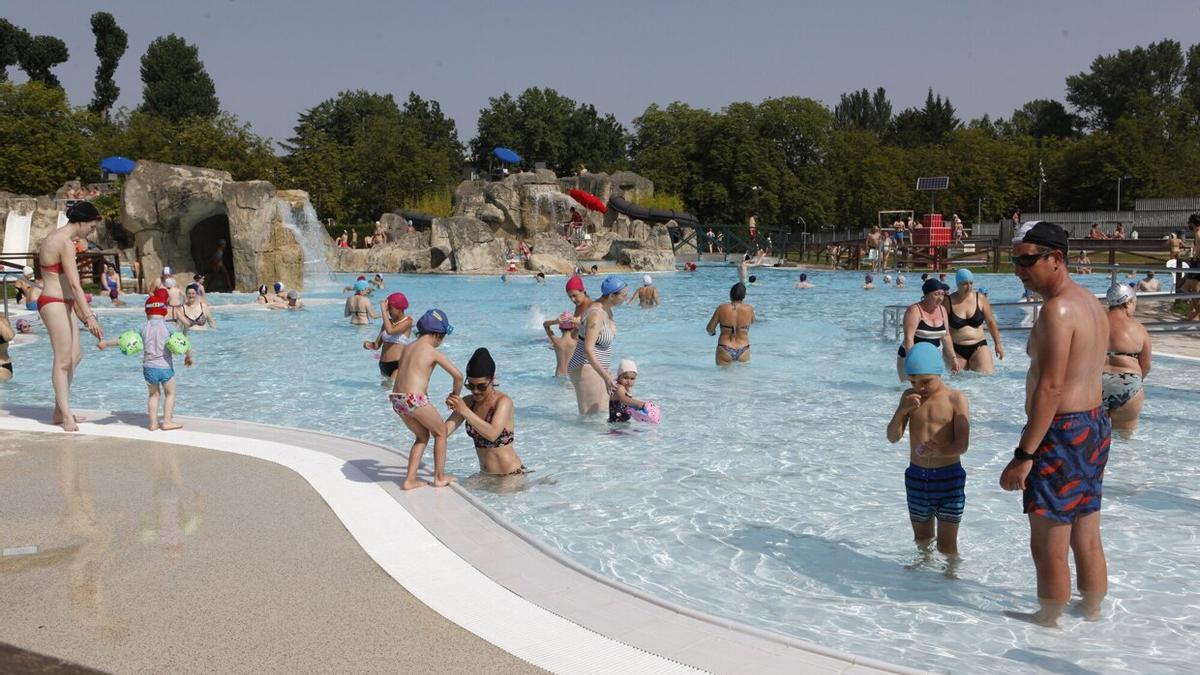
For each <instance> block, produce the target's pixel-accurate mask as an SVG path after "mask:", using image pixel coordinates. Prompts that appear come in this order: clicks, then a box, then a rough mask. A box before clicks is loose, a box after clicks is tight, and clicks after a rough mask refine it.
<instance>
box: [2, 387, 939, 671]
mask: <svg viewBox="0 0 1200 675" xmlns="http://www.w3.org/2000/svg"><path fill="white" fill-rule="evenodd" d="M47 417H48V412H47V411H45V410H42V409H31V408H0V429H8V430H13V431H33V432H44V433H62V432H61V431H60V430H58V429H57V427H54V426H51V425H48V424H46V423H44V422H42V421H39V420H43V419H45V418H47ZM120 418H132V419H137V418H138V416H137V415H136V414H124V413H122V414H119V415H117V416H114V415H112V414H106V413H101V414H100V415H99V416H96V417H90V418H89V419H91V420H93V421H92V422H87V423H84V424H83V425H82V426H81V432H82V433H85V434H92V435H101V436H115V437H122V438H130V439H136V440H144V441H149V442H159V443H171V444H177V445H191V446H194V447H203V448H208V449H213V450H220V451H226V452H233V453H236V454H241V455H244V456H248V457H254V458H258V459H264V460H267V461H273V462H275V463H277V464H280V465H282V466H285V467H287V468H289V469H292V470H293V471H296V472H297V473H299V474H300V475H301V476H302V477H304V478H305V480H306V481H307V482H309V484H310V485H311V486H312V487H313V488H314V490H315V491H316V492H317V493H318V494H319V495H320V496H321V497H322V498H323V499H324V500H325V501H326V503H327V504H328V505H329V506H330V508H331V509H332V510H333V511H334V513H335V514H336V515H337V516H338V518H339V519H340V520H341V521H342V522H343V525H344V526H345V527H346V528H347V530H348V531H350V533H351V534H352V536H354V538H355V540H356V541H357V542H358V543H359V545H360V546H361V547H362V548H363V550H364V551H365V552H366V553H367V554H368V555H369V556H371V557H372V558H373V559H374V560H375V561H376V563H377V564H379V565H380V566H381V567H382V568H383V569H384V570H385V571H386V572H387V573H388V574H389V575H391V576H392V577H393V578H394V579H396V581H397V582H399V583H401V584H402V585H403V586H405V587H406V588H408V590H409V591H410V592H412V593H413V594H414V595H415V596H417V597H418V599H420V600H422V602H425V604H427V605H429V606H430V607H431V608H433V609H434V610H435V611H438V612H439V613H441V614H442V615H443V616H445V617H446V618H447V619H449V620H450V621H453V622H454V623H456V624H458V625H460V626H462V627H463V628H464V629H466V630H468V631H470V632H472V633H475V634H476V635H479V636H480V637H482V638H483V639H485V640H488V641H489V642H492V643H493V644H496V645H497V646H499V647H501V648H503V649H505V650H507V651H509V652H511V653H513V654H514V655H515V656H517V657H519V658H522V659H524V660H527V661H529V662H530V663H532V664H534V665H537V666H540V667H544V668H547V669H550V670H555V671H558V672H601V671H611V670H613V669H619V670H621V671H623V672H635V671H639V670H642V668H639V666H642V667H644V668H645V669H646V671H647V672H668V671H671V670H687V669H689V667H692V668H698V669H702V670H708V671H711V672H735V671H746V670H751V669H753V670H758V669H769V670H770V671H779V670H787V671H788V672H859V673H865V672H894V673H915V672H919V671H915V670H912V669H909V668H905V667H900V666H896V665H893V664H888V663H884V662H880V661H877V660H875V659H870V658H866V657H858V656H854V655H852V654H848V653H844V652H839V651H837V650H833V649H828V648H824V647H821V646H819V645H814V644H811V643H807V642H804V641H801V640H798V639H795V638H790V637H788V636H784V635H779V634H776V633H771V632H769V631H765V630H762V629H758V628H755V627H752V626H748V625H745V624H742V623H740V622H737V621H734V620H730V619H723V618H720V617H716V616H712V615H709V614H706V613H704V612H701V611H698V610H694V609H691V608H688V607H683V606H680V605H677V604H675V603H672V602H669V601H665V600H662V599H660V598H656V597H654V596H652V595H649V594H647V593H645V592H643V591H640V590H638V589H634V588H632V587H629V586H627V585H625V584H623V583H620V582H617V581H615V580H613V579H609V578H607V577H604V576H603V575H600V574H598V573H596V572H594V571H592V570H590V569H587V568H585V567H583V566H582V565H580V564H579V563H577V562H575V561H573V560H571V559H570V558H567V557H566V556H564V555H563V554H562V553H560V552H559V551H557V550H554V549H552V548H550V547H549V546H547V545H545V544H543V543H542V542H540V541H538V540H536V539H535V538H533V537H532V536H530V535H528V534H527V533H525V532H523V531H522V530H520V529H519V528H517V527H515V526H513V525H512V524H511V523H509V522H507V521H506V520H505V519H504V518H503V517H502V516H500V515H499V514H497V513H495V512H494V511H492V510H491V509H489V508H488V507H486V506H485V505H483V504H482V503H481V502H479V501H478V500H477V499H476V498H475V497H474V496H472V495H471V494H470V493H469V492H468V491H466V490H465V489H464V488H462V487H461V486H455V488H454V489H453V490H432V489H421V490H417V491H414V492H410V493H405V492H402V491H400V490H399V489H398V486H397V485H396V483H395V478H394V474H391V473H388V475H386V476H384V475H382V474H383V473H387V472H386V471H384V472H380V473H376V474H375V475H373V476H372V475H368V473H367V472H366V471H364V470H363V469H362V467H361V465H356V464H355V463H354V461H355V460H357V461H360V462H367V463H369V464H370V463H373V464H375V465H377V466H378V467H380V468H383V469H385V470H386V469H392V468H394V467H391V466H389V465H391V464H397V465H401V466H402V465H403V463H404V457H403V455H402V454H400V453H397V452H395V451H393V450H391V449H389V448H386V447H383V446H380V445H378V444H375V443H371V442H368V441H363V440H360V439H355V438H348V437H343V436H338V435H334V434H328V433H323V432H314V431H308V430H302V429H294V428H288V427H277V426H271V425H264V424H257V423H250V422H234V421H227V420H213V419H203V418H180V419H181V421H184V422H185V423H186V425H187V429H186V430H185V431H181V432H171V433H169V434H167V433H156V432H149V431H148V430H145V429H144V428H141V427H137V426H133V425H132V424H127V423H124V422H122V421H120ZM110 420H112V421H110ZM198 437H204V438H198ZM262 448H266V450H263V449H262ZM308 455H312V456H308ZM317 455H320V456H323V457H324V458H327V460H334V461H336V462H337V464H336V467H335V466H334V464H333V463H331V462H329V461H321V458H320V457H316V456H317ZM314 460H316V464H318V465H321V466H319V467H314V466H313V462H314ZM380 460H382V462H381V461H380ZM331 468H336V471H335V472H332V473H334V474H335V475H333V476H330V475H328V474H330V473H331V472H330V471H329V470H330V469H331ZM371 488H375V490H373V491H372V490H370V489H371ZM380 490H382V492H383V493H385V494H382V495H378V496H380V497H385V498H386V499H388V500H390V501H392V502H393V506H394V507H397V508H399V509H400V510H402V511H403V512H404V516H406V517H407V518H410V519H412V522H413V523H415V524H417V525H418V526H419V528H421V529H422V531H423V532H424V534H426V535H428V537H429V538H430V539H433V540H435V542H436V543H437V544H438V546H437V548H441V549H444V550H443V552H442V553H443V554H449V555H450V556H453V557H454V558H455V559H457V561H458V562H460V563H462V564H464V565H469V566H470V567H471V568H472V570H471V571H473V572H476V573H478V575H479V576H480V577H484V578H486V580H487V582H488V583H490V584H492V585H494V586H495V587H496V588H495V589H491V590H492V594H493V595H496V591H502V592H501V593H500V594H499V595H498V596H497V598H493V599H498V600H500V601H501V604H504V605H508V606H509V607H508V610H509V611H510V612H513V611H515V612H517V613H521V612H524V613H525V614H528V613H529V611H530V610H531V609H536V610H537V611H540V612H545V613H547V614H549V615H551V616H553V617H554V618H555V619H559V621H560V623H562V622H565V623H567V624H569V626H563V625H552V624H555V622H554V621H552V620H549V621H548V620H547V617H541V620H542V622H541V623H542V625H541V626H540V628H542V629H545V630H546V631H547V633H546V634H545V635H541V636H533V635H531V633H530V631H531V630H533V629H535V628H537V627H535V626H533V625H531V624H530V623H529V620H528V617H526V619H525V620H524V621H523V622H522V623H521V624H520V626H519V627H517V625H516V624H514V625H512V626H508V628H511V629H512V631H510V632H513V633H517V634H515V635H498V634H497V628H504V626H496V624H497V622H500V623H503V619H502V618H501V617H500V616H498V615H497V613H496V610H497V609H498V607H497V606H494V605H490V604H489V603H486V602H483V600H484V598H483V597H482V595H486V593H485V592H484V591H483V590H481V589H480V588H479V587H478V584H476V585H475V586H474V587H472V590H471V593H470V594H468V595H469V596H470V598H469V600H468V603H469V604H470V605H472V606H473V607H471V608H468V609H466V610H465V611H464V610H463V608H461V607H460V608H458V610H457V611H455V608H453V607H450V608H447V607H444V606H439V605H445V604H446V603H445V602H439V600H440V599H441V594H443V593H448V592H449V593H454V592H455V591H458V592H459V594H460V595H463V594H464V589H463V586H464V585H470V584H469V583H468V582H469V580H468V579H467V578H466V577H467V576H469V575H467V574H466V573H465V571H464V570H461V569H460V570H458V571H457V572H455V573H454V574H447V572H448V571H453V570H449V568H450V567H453V565H450V564H449V562H448V559H444V560H443V562H444V563H446V565H444V566H437V565H435V564H434V563H435V561H433V560H431V559H429V556H432V555H435V553H436V552H435V551H434V550H433V549H432V548H431V547H429V546H427V545H420V546H418V545H415V544H414V543H413V537H415V536H416V535H414V534H413V533H412V532H405V533H401V532H399V531H397V529H396V528H394V527H392V526H393V525H395V523H393V522H392V521H390V520H388V523H389V527H388V528H381V527H380V526H379V524H378V521H380V520H387V519H381V518H378V517H374V518H372V520H374V521H376V523H375V524H374V526H372V527H365V526H364V527H359V525H362V524H361V523H359V524H358V525H356V523H355V522H354V521H355V520H356V519H364V518H367V517H368V513H370V514H371V515H372V516H378V513H377V511H376V509H383V508H385V504H383V503H382V502H380V501H379V500H378V499H374V500H369V501H370V502H371V504H370V505H369V506H370V508H367V506H368V505H366V504H363V503H360V502H361V500H363V499H364V494H365V493H366V492H374V493H379V491H380ZM348 493H354V494H353V495H351V494H348ZM350 497H353V498H354V499H352V500H351V499H350ZM343 502H345V503H343ZM388 515H390V516H392V517H394V518H397V519H398V520H403V518H402V517H400V516H399V514H395V513H392V514H388ZM400 529H403V528H400ZM402 534H403V536H402ZM414 552H418V553H420V554H421V555H419V556H414V555H412V554H413V553H414ZM505 554H507V555H505ZM396 556H398V557H400V558H407V559H408V560H407V565H408V567H409V568H410V569H407V570H403V569H402V570H399V571H397V570H396V569H395V568H396V567H397V566H400V567H403V566H404V565H398V563H397V561H396V560H394V559H393V558H394V557H396ZM418 557H419V558H421V560H420V561H417V562H414V561H413V560H412V559H413V558H418ZM443 557H444V556H443ZM506 565H507V566H508V568H509V569H510V570H511V569H512V568H514V567H516V568H519V569H521V570H525V571H528V570H539V569H540V573H535V574H534V578H523V577H521V578H518V577H516V576H512V577H510V578H504V576H505V575H504V569H503V568H504V567H505V566H506ZM431 570H435V571H436V572H440V573H441V575H440V576H438V578H437V579H433V580H428V579H427V577H429V576H430V572H431ZM406 573H407V574H406ZM435 576H437V575H436V574H435ZM401 577H406V578H401ZM410 577H411V578H410ZM552 577H557V578H552ZM422 578H426V580H427V581H433V582H436V583H435V584H434V585H435V586H438V588H437V589H436V591H434V590H429V589H423V588H420V586H421V583H422V582H421V579H422ZM431 600H432V601H431ZM522 605H529V607H523V608H522V607H521V606H522ZM591 605H595V606H594V607H592V606H591ZM588 610H590V611H588ZM481 622H483V624H488V625H490V627H488V626H481ZM631 626H635V628H630V627H631ZM572 629H574V630H572ZM499 632H500V633H504V632H505V631H503V630H500V631H499ZM638 655H640V656H638ZM597 659H599V660H597ZM611 659H619V660H611ZM638 662H641V663H638ZM618 663H620V666H617V665H616V664H618Z"/></svg>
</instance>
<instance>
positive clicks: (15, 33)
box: [0, 19, 29, 82]
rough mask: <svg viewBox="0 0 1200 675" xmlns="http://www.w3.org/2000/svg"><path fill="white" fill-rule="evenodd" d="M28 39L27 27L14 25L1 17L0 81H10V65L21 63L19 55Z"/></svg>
mask: <svg viewBox="0 0 1200 675" xmlns="http://www.w3.org/2000/svg"><path fill="white" fill-rule="evenodd" d="M28 40H29V33H27V32H26V31H25V29H23V28H18V27H16V26H14V25H12V24H11V23H9V21H8V19H0V82H8V67H9V66H15V65H17V63H19V59H18V56H19V55H20V53H21V49H22V47H23V45H24V44H25V42H26V41H28Z"/></svg>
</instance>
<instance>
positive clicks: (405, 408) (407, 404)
mask: <svg viewBox="0 0 1200 675" xmlns="http://www.w3.org/2000/svg"><path fill="white" fill-rule="evenodd" d="M388 398H390V399H391V400H392V410H395V411H396V414H397V415H400V416H401V417H408V416H409V415H411V414H413V411H415V410H416V409H417V408H423V407H425V406H427V405H429V397H428V396H426V395H425V394H412V393H401V392H392V393H390V394H388Z"/></svg>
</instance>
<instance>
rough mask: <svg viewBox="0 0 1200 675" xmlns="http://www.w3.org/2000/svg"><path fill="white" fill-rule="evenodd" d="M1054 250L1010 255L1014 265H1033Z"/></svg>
mask: <svg viewBox="0 0 1200 675" xmlns="http://www.w3.org/2000/svg"><path fill="white" fill-rule="evenodd" d="M1053 253H1054V251H1046V252H1045V253H1027V254H1025V255H1013V256H1009V260H1011V261H1012V264H1013V267H1033V266H1034V265H1036V264H1037V262H1038V261H1039V260H1041V259H1042V258H1048V257H1050V256H1051V255H1052V254H1053Z"/></svg>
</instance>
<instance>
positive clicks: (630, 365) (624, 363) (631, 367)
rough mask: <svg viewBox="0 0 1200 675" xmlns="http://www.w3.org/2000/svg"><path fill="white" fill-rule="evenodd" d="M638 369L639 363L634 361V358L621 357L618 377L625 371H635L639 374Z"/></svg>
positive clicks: (634, 372)
mask: <svg viewBox="0 0 1200 675" xmlns="http://www.w3.org/2000/svg"><path fill="white" fill-rule="evenodd" d="M637 371H638V369H637V364H636V363H634V362H633V360H632V359H621V363H619V364H618V365H617V377H620V376H621V375H624V374H625V373H633V374H634V375H637Z"/></svg>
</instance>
